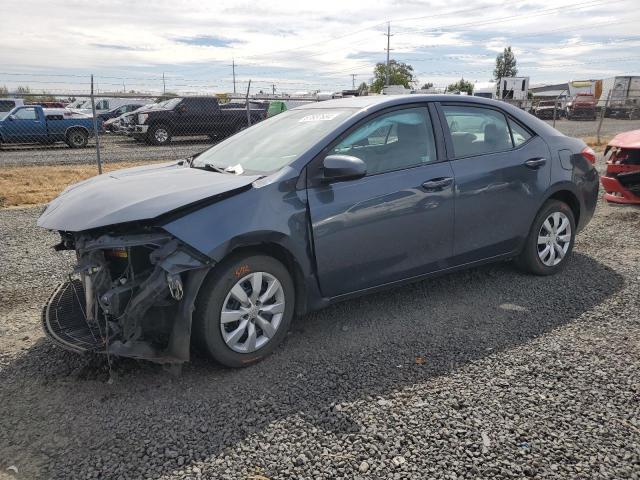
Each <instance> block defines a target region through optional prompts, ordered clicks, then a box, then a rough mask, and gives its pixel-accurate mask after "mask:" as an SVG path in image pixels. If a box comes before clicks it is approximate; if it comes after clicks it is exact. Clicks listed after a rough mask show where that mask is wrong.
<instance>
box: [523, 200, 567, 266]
mask: <svg viewBox="0 0 640 480" xmlns="http://www.w3.org/2000/svg"><path fill="white" fill-rule="evenodd" d="M575 235H576V223H575V217H574V215H573V211H572V210H571V208H570V207H569V205H567V204H566V203H564V202H561V201H559V200H547V201H546V202H545V204H544V205H543V206H542V208H541V209H540V211H539V212H538V214H537V215H536V218H535V219H534V221H533V224H532V226H531V230H530V231H529V235H528V237H527V239H526V241H525V244H524V247H523V249H522V252H520V255H519V256H518V257H517V259H516V264H517V265H518V267H520V268H521V269H522V270H524V271H526V272H529V273H533V274H534V275H553V274H554V273H557V272H559V271H560V270H562V269H563V268H564V266H565V265H566V263H567V261H568V260H569V257H570V256H571V252H572V251H573V244H574V241H575Z"/></svg>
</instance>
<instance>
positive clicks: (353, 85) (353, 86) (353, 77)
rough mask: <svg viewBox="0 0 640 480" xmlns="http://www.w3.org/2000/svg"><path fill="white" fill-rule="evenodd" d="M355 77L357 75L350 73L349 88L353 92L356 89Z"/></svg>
mask: <svg viewBox="0 0 640 480" xmlns="http://www.w3.org/2000/svg"><path fill="white" fill-rule="evenodd" d="M356 75H357V73H352V74H351V87H352V88H353V89H354V90H355V89H356Z"/></svg>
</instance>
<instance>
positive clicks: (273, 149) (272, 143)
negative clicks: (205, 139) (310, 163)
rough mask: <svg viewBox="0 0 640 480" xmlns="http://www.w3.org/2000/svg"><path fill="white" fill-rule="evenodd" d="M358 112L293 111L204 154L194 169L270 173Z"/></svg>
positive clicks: (197, 160)
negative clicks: (205, 167) (212, 168)
mask: <svg viewBox="0 0 640 480" xmlns="http://www.w3.org/2000/svg"><path fill="white" fill-rule="evenodd" d="M355 111H357V110H355V109H340V110H338V109H309V110H289V111H287V112H284V113H281V114H280V115H277V116H275V117H272V118H269V119H267V120H264V121H262V122H261V123H258V124H256V125H254V126H253V127H251V128H249V129H247V130H243V131H242V132H240V133H237V134H236V135H234V136H233V137H230V138H228V139H227V140H225V141H223V142H221V143H219V144H218V145H215V146H214V147H211V148H210V149H209V150H206V151H204V152H203V153H201V154H200V155H199V156H198V157H197V158H196V159H195V160H194V163H193V166H194V167H204V166H205V165H209V166H211V167H214V168H219V169H227V170H229V171H231V172H234V173H242V172H247V173H270V172H275V171H276V170H279V169H281V168H282V167H284V166H285V165H289V164H290V163H291V162H293V161H294V160H296V159H297V158H298V157H299V156H300V155H302V154H303V153H304V152H305V151H307V150H308V149H309V148H310V147H312V146H313V145H314V144H315V143H316V142H318V141H319V140H321V139H322V137H324V136H325V135H327V134H328V133H329V132H331V131H332V130H333V129H335V128H336V127H337V126H338V125H340V124H341V123H342V122H344V121H345V120H346V119H347V118H348V117H349V116H350V115H351V114H352V113H354V112H355Z"/></svg>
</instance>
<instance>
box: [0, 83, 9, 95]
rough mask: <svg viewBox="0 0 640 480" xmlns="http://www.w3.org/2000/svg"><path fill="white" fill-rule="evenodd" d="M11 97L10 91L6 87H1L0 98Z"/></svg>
mask: <svg viewBox="0 0 640 480" xmlns="http://www.w3.org/2000/svg"><path fill="white" fill-rule="evenodd" d="M7 96H9V89H8V88H7V86H6V85H3V86H2V87H0V97H7Z"/></svg>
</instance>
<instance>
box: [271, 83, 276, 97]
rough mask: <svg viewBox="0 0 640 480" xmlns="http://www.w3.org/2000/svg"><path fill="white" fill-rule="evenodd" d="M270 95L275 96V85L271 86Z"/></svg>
mask: <svg viewBox="0 0 640 480" xmlns="http://www.w3.org/2000/svg"><path fill="white" fill-rule="evenodd" d="M271 93H273V95H275V94H276V84H275V83H273V84H271Z"/></svg>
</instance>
